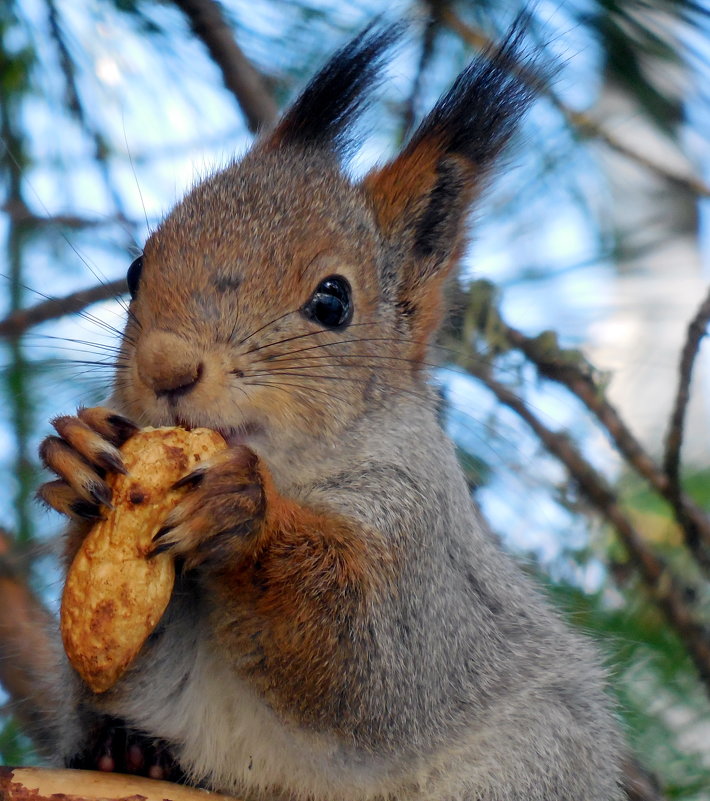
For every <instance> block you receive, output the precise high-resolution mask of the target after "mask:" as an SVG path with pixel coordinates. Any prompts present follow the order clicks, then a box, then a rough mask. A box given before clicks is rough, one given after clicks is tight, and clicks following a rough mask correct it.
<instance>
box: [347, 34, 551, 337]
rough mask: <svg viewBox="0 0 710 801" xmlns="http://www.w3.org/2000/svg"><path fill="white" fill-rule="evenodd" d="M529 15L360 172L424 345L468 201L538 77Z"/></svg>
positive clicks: (395, 280) (390, 290)
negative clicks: (399, 144)
mask: <svg viewBox="0 0 710 801" xmlns="http://www.w3.org/2000/svg"><path fill="white" fill-rule="evenodd" d="M524 23H525V19H523V18H519V19H518V21H517V22H516V24H515V25H514V26H513V28H512V30H511V32H510V34H509V35H508V37H507V39H506V40H505V42H504V43H503V44H502V45H501V46H500V47H498V48H497V49H495V50H493V51H489V52H486V53H484V54H483V55H482V56H480V57H479V58H478V59H477V60H476V61H474V62H473V63H472V64H470V65H469V67H468V68H467V69H466V70H464V72H462V73H461V75H459V77H458V78H457V79H456V81H455V83H454V85H453V86H452V87H451V89H450V90H449V91H448V92H447V94H445V95H444V96H443V97H442V98H441V99H440V100H439V102H438V103H437V104H436V106H434V108H433V109H432V111H431V112H430V114H429V115H428V116H427V117H426V118H425V119H424V121H423V122H422V124H421V125H420V126H419V128H418V129H417V131H416V132H415V133H414V135H413V136H412V138H411V140H410V142H409V143H408V144H407V145H406V147H405V148H404V150H403V151H402V152H401V153H400V155H399V156H398V157H397V158H395V159H394V160H393V161H391V162H390V163H389V164H386V165H385V166H384V167H382V168H379V169H376V170H374V171H373V172H371V173H370V174H369V175H367V176H366V177H365V179H364V181H363V188H364V190H365V192H366V193H367V194H368V195H369V198H370V202H371V203H372V206H373V208H374V212H375V218H376V221H377V223H378V226H379V228H380V230H381V232H382V235H383V237H384V240H385V242H386V244H387V247H388V250H389V251H390V254H391V255H390V259H389V261H390V265H389V267H388V273H389V278H387V277H386V278H385V279H384V281H385V283H389V284H390V285H389V286H386V287H384V290H385V293H386V295H387V296H389V297H390V298H391V299H392V300H393V301H394V302H395V303H396V304H397V306H398V308H399V309H400V311H401V312H402V314H403V315H404V316H405V318H406V320H407V324H408V326H409V329H410V331H411V334H412V337H413V338H414V339H416V340H417V341H418V342H420V343H421V345H422V347H424V346H425V345H426V342H427V341H428V339H429V338H430V337H431V335H432V334H433V333H434V331H435V330H436V328H437V327H438V325H439V323H440V321H441V316H442V303H443V300H442V285H443V283H444V280H445V278H446V276H447V275H448V274H449V272H450V271H451V269H452V268H453V266H454V265H455V263H456V260H457V257H458V256H459V254H460V251H461V250H462V246H463V242H464V234H465V229H466V218H467V214H468V211H469V209H470V206H471V204H472V202H473V201H474V200H475V198H476V197H477V196H478V195H479V194H480V192H481V191H482V189H483V188H484V187H485V184H486V179H487V178H488V176H489V174H490V171H491V168H492V167H493V165H494V163H495V160H496V157H497V156H498V155H499V154H500V152H501V151H502V150H503V148H504V146H505V145H506V143H507V142H508V141H509V139H510V138H511V136H512V135H513V133H514V131H515V129H516V127H517V124H518V122H519V120H520V118H521V116H522V115H523V114H524V112H525V111H526V109H527V107H528V106H529V104H530V102H531V101H532V98H533V96H534V94H535V88H536V86H537V85H538V80H539V79H538V78H536V77H535V75H536V73H535V70H534V69H533V67H532V65H531V64H529V63H527V62H526V61H525V59H524V58H523V55H522V52H521V51H522V44H521V43H522V38H523V28H524ZM393 268H394V269H393Z"/></svg>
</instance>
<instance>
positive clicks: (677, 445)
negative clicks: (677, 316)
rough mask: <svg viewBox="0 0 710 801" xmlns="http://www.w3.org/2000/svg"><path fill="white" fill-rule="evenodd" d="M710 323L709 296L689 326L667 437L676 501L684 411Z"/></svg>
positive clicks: (672, 492)
mask: <svg viewBox="0 0 710 801" xmlns="http://www.w3.org/2000/svg"><path fill="white" fill-rule="evenodd" d="M708 322H710V292H708V294H707V296H706V298H705V300H704V301H703V302H702V304H701V305H700V308H699V309H698V311H697V312H696V313H695V317H693V319H692V320H691V321H690V323H689V325H688V335H687V337H686V340H685V345H684V346H683V352H682V354H681V357H680V365H679V368H678V373H679V378H678V390H677V393H676V399H675V405H674V407H673V413H672V414H671V419H670V425H669V428H668V434H667V435H666V453H665V457H664V460H663V466H664V469H665V471H666V475H667V476H668V484H669V493H670V495H671V496H672V497H674V498H679V497H680V496H681V486H680V450H681V446H682V444H683V425H684V422H685V410H686V408H687V406H688V401H689V400H690V381H691V379H692V376H693V366H694V365H695V358H696V356H697V355H698V350H699V349H700V342H701V341H702V339H703V337H704V336H705V335H706V334H707V327H708Z"/></svg>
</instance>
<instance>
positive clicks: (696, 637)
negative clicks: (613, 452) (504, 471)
mask: <svg viewBox="0 0 710 801" xmlns="http://www.w3.org/2000/svg"><path fill="white" fill-rule="evenodd" d="M465 367H466V369H467V370H468V371H469V372H470V373H471V374H472V375H475V376H476V377H477V378H479V379H480V380H481V381H482V382H483V383H484V384H485V385H486V386H487V387H488V388H489V389H490V390H491V392H493V394H494V395H495V396H496V398H497V399H498V400H499V401H500V402H501V403H502V404H503V405H504V406H507V407H508V408H510V409H512V410H513V411H514V412H515V413H516V414H517V415H518V416H519V417H520V418H521V419H522V420H523V421H524V422H525V423H527V425H528V426H529V427H530V428H531V429H532V431H533V432H534V433H535V435H536V436H537V437H538V439H539V440H540V442H541V443H542V444H543V445H544V446H545V449H546V450H547V451H549V453H551V454H552V455H553V456H555V457H556V458H557V459H558V460H559V461H560V462H562V464H563V465H565V467H566V468H567V470H568V472H569V475H570V477H571V478H572V480H573V481H574V482H575V483H576V484H577V486H578V487H579V489H580V491H581V492H582V494H583V495H584V496H585V497H586V498H587V500H588V502H589V503H590V504H591V505H592V507H593V508H595V509H596V510H597V511H598V512H599V513H600V514H601V515H603V517H604V518H605V519H606V520H607V521H608V522H609V523H610V524H611V525H612V526H613V527H614V528H615V529H616V531H617V533H618V535H619V538H620V540H621V542H622V543H623V544H624V546H625V547H626V550H627V552H628V553H629V556H630V557H631V559H632V561H633V564H634V566H635V567H636V569H637V570H638V572H639V574H640V575H641V578H642V579H643V582H644V584H645V585H646V587H647V588H648V590H649V591H650V595H651V597H652V598H653V600H654V601H655V602H656V604H657V605H658V607H659V608H660V609H661V611H662V612H663V613H664V615H665V617H666V619H667V621H668V623H669V625H670V626H671V628H673V629H674V630H675V631H676V633H677V634H678V636H679V637H680V638H681V639H682V641H683V643H684V644H685V646H686V648H687V651H688V653H689V655H690V657H691V659H692V660H693V663H694V664H695V667H696V668H697V671H698V674H699V675H700V678H701V680H702V681H703V684H704V685H705V689H706V691H707V692H708V694H710V634H709V633H708V631H707V630H706V629H705V627H704V626H703V625H702V624H701V623H700V622H699V621H698V620H697V619H696V617H695V615H694V614H693V612H692V611H691V609H690V607H689V606H688V604H687V603H686V600H685V599H686V598H688V597H692V593H691V592H690V590H689V588H686V587H685V586H684V585H683V584H682V583H681V582H680V581H679V579H678V577H677V576H675V575H674V574H673V571H672V570H671V569H670V567H669V565H667V564H666V562H665V561H664V560H663V559H662V558H661V557H660V556H658V555H657V554H656V553H654V551H653V550H652V549H651V548H650V547H649V546H648V545H647V543H646V541H645V540H644V538H643V537H642V536H641V534H640V533H639V532H638V531H637V530H636V528H635V527H634V525H633V524H632V523H631V521H630V520H629V518H628V517H627V516H626V515H625V514H624V512H623V510H622V509H621V507H620V505H619V502H618V498H617V497H616V495H615V493H614V492H613V490H612V489H611V488H610V487H609V485H608V484H607V482H606V480H605V479H604V477H603V476H601V475H600V474H599V473H598V472H597V471H596V470H595V469H594V468H593V467H592V466H591V465H590V464H589V462H588V461H587V460H586V459H585V458H584V457H583V456H582V454H581V453H580V451H579V450H578V449H577V447H576V446H575V445H574V444H573V443H572V442H571V441H570V439H569V438H568V437H567V436H566V435H564V434H561V433H558V432H555V431H552V430H551V429H549V428H548V427H547V426H545V425H544V424H543V423H542V421H541V420H540V419H539V418H538V417H537V416H536V415H535V414H534V413H533V412H532V411H531V410H530V409H529V408H528V406H527V404H526V403H525V402H524V401H523V400H522V399H521V398H520V397H519V396H518V395H516V394H515V393H514V392H513V391H512V390H511V389H510V388H508V387H507V386H505V385H504V384H502V383H500V382H499V381H497V380H495V379H494V378H493V377H492V376H491V373H490V367H489V365H488V364H484V363H483V362H482V361H481V359H480V358H478V356H477V355H474V356H472V357H471V358H470V359H469V360H467V363H466V364H465Z"/></svg>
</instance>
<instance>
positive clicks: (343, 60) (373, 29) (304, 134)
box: [262, 20, 406, 156]
mask: <svg viewBox="0 0 710 801" xmlns="http://www.w3.org/2000/svg"><path fill="white" fill-rule="evenodd" d="M405 27H406V26H405V25H404V23H394V24H391V25H383V24H380V23H379V22H378V21H377V20H376V21H375V22H373V23H371V24H370V25H368V26H367V27H366V28H365V29H364V30H363V31H362V32H361V33H359V34H358V35H357V36H356V37H355V38H354V39H352V40H351V41H350V42H348V44H346V45H345V46H344V47H343V48H341V49H340V50H338V51H337V52H336V53H335V55H333V56H332V57H331V58H330V59H329V60H328V62H327V63H326V64H325V66H324V67H323V68H322V69H321V70H320V71H319V72H318V73H317V74H316V76H315V77H314V78H313V79H312V80H311V81H310V83H309V84H308V85H307V86H306V88H305V89H304V90H303V92H302V93H301V94H300V96H299V97H298V98H297V99H296V101H295V102H294V103H293V105H292V106H291V107H290V108H289V110H288V111H287V112H286V114H285V115H284V116H283V117H282V119H281V121H280V122H279V124H278V125H277V126H276V128H275V129H274V130H273V131H272V132H271V134H269V135H268V136H267V138H266V139H265V140H264V142H263V143H262V147H265V148H279V147H283V146H289V145H294V146H297V147H301V148H307V149H311V150H317V151H320V152H323V153H331V154H332V155H335V156H341V155H343V154H344V153H345V152H347V150H348V149H349V147H350V146H351V145H352V144H353V138H354V137H353V125H354V123H355V122H356V120H357V118H358V117H359V116H360V114H361V113H362V111H363V109H364V108H365V107H366V105H367V102H368V100H369V98H370V95H371V94H372V90H373V88H374V87H375V86H376V85H377V83H378V82H379V78H380V73H381V71H382V66H383V65H384V63H385V61H386V59H387V55H388V53H389V51H390V49H391V48H392V46H393V45H394V44H395V43H396V42H397V41H399V39H400V38H401V37H402V34H403V33H404V30H405Z"/></svg>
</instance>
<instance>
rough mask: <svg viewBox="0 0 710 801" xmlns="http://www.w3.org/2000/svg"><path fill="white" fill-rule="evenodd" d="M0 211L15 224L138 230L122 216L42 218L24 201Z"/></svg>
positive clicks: (9, 202) (58, 216) (54, 215)
mask: <svg viewBox="0 0 710 801" xmlns="http://www.w3.org/2000/svg"><path fill="white" fill-rule="evenodd" d="M0 211H2V212H4V213H5V214H7V215H8V217H10V218H11V219H12V221H13V222H14V223H28V224H30V225H36V226H38V227H39V226H51V225H55V226H58V227H62V228H72V229H74V230H82V229H84V228H99V227H101V226H103V225H115V224H119V225H126V226H129V227H131V228H133V229H135V228H137V227H138V226H137V225H136V223H135V222H133V221H132V220H127V219H126V218H125V217H123V216H121V215H115V216H112V217H95V218H90V217H79V216H77V215H74V214H52V215H48V216H41V215H38V214H35V213H34V212H33V211H32V209H30V207H29V206H27V205H26V204H25V203H24V202H23V201H22V200H20V201H17V200H14V201H13V200H10V201H8V202H7V203H4V204H2V205H1V206H0Z"/></svg>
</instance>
